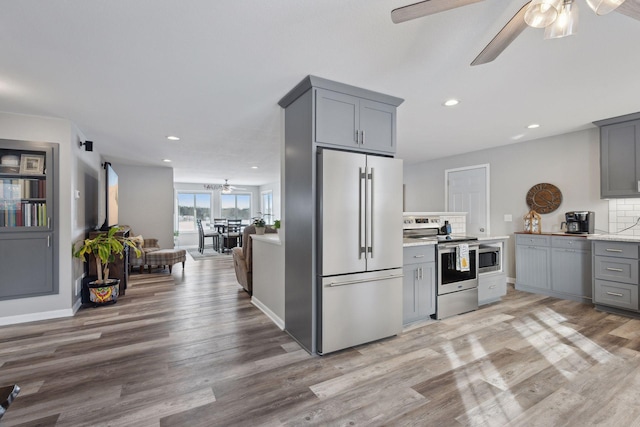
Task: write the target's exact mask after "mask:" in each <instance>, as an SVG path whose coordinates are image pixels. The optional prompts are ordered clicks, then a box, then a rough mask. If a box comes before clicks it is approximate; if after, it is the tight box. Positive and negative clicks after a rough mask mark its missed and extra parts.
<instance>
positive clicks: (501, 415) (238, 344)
mask: <svg viewBox="0 0 640 427" xmlns="http://www.w3.org/2000/svg"><path fill="white" fill-rule="evenodd" d="M130 279H131V282H130V283H131V287H130V288H129V289H128V290H127V294H126V295H125V296H124V297H122V298H120V300H119V301H118V303H117V304H114V305H110V306H105V307H96V308H90V307H87V308H82V309H81V310H80V311H79V312H78V313H77V314H76V316H74V317H72V318H65V319H54V320H49V321H39V322H33V323H28V324H23V325H9V326H3V327H0V384H4V383H8V384H14V383H17V384H18V385H20V386H21V387H22V392H21V393H20V395H19V396H18V398H17V399H16V400H15V402H14V403H13V404H12V406H11V407H10V409H9V411H8V412H7V414H6V415H5V416H4V418H3V419H2V423H3V424H2V425H3V427H4V426H5V425H7V426H9V425H11V426H15V425H25V426H36V425H44V426H54V425H58V426H60V425H62V426H83V425H114V426H115V425H127V426H128V425H135V426H136V427H138V426H158V425H161V426H171V427H173V426H189V427H197V426H203V427H204V426H206V427H209V426H218V425H221V426H246V425H251V426H298V425H322V426H325V425H331V426H334V425H367V426H388V425H391V426H396V425H398V426H425V425H429V426H431V425H433V426H460V425H470V426H475V425H536V424H537V425H569V426H574V425H575V426H580V427H582V426H584V425H594V424H596V423H597V424H598V425H603V426H615V427H619V426H621V425H634V423H636V424H637V423H638V421H640V412H639V409H637V408H640V406H638V405H637V402H638V401H640V395H639V393H640V392H639V390H640V374H639V372H640V353H639V352H638V350H640V333H638V330H639V329H640V328H638V326H640V324H639V323H638V322H639V321H637V320H631V319H629V318H626V317H623V316H619V315H612V314H608V313H603V312H599V311H596V310H594V309H593V307H591V306H590V305H588V304H580V303H575V302H572V301H565V300H560V299H557V298H551V297H546V296H542V295H534V294H529V293H526V292H521V291H516V290H515V289H513V286H509V287H508V292H507V295H506V296H505V297H504V299H503V301H502V302H500V303H495V304H490V305H488V306H483V307H481V308H480V309H479V310H477V311H475V312H471V313H466V314H463V315H459V316H454V317H452V318H449V319H445V320H442V321H437V320H431V321H428V322H422V323H419V324H414V325H411V326H410V327H408V328H406V329H405V330H404V331H403V332H402V333H401V334H399V335H398V336H395V337H390V338H387V339H383V340H379V341H376V342H374V343H370V344H365V345H360V346H357V347H354V348H351V349H345V350H343V351H340V352H336V353H333V354H329V355H326V356H321V357H320V356H314V355H310V354H308V353H307V352H306V351H305V350H303V349H302V348H301V347H300V346H299V345H298V344H297V343H296V342H295V341H294V340H293V339H292V338H291V337H289V336H288V335H287V334H286V333H284V332H282V331H281V330H280V329H279V328H278V327H277V326H275V325H274V324H273V323H272V322H271V321H270V319H269V318H267V317H266V316H265V315H264V314H263V313H262V312H261V311H259V310H258V309H256V308H255V307H254V306H253V305H252V304H251V298H250V296H249V295H248V294H247V293H246V292H244V291H243V290H242V288H241V287H240V286H239V284H238V283H237V282H236V280H235V273H234V269H233V261H232V259H231V257H216V259H209V260H203V261H197V262H195V261H194V262H188V263H187V265H186V266H185V270H184V271H182V269H180V268H178V269H175V270H174V271H173V273H171V274H169V273H168V271H164V272H158V273H156V272H154V273H153V274H148V273H144V274H137V273H136V274H132V275H131V276H130ZM96 402H99V403H96Z"/></svg>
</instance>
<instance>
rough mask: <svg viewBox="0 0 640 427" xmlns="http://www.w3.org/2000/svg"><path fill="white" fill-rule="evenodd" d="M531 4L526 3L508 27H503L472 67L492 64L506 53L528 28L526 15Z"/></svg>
mask: <svg viewBox="0 0 640 427" xmlns="http://www.w3.org/2000/svg"><path fill="white" fill-rule="evenodd" d="M529 3H530V2H527V3H525V5H524V6H522V8H520V10H519V11H518V12H517V13H516V14H515V15H513V18H511V20H509V22H507V25H505V26H504V27H502V29H501V30H500V32H499V33H498V34H496V36H495V37H494V38H493V40H491V41H490V42H489V44H488V45H487V46H486V47H485V48H484V49H483V50H482V52H480V55H478V56H477V57H476V59H474V60H473V62H472V63H471V65H472V66H473V65H480V64H486V63H487V62H491V61H493V60H494V59H496V58H497V57H498V55H500V54H501V53H502V51H504V50H505V49H506V48H507V47H508V46H509V45H510V44H511V42H512V41H514V40H515V39H516V37H518V36H519V35H520V33H522V32H523V31H524V29H525V28H527V23H526V22H525V21H524V14H525V12H526V11H527V6H529Z"/></svg>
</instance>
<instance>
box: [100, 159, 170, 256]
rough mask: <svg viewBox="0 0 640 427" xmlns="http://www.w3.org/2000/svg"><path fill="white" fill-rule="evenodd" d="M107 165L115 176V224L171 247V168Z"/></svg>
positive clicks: (163, 246) (161, 245)
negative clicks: (116, 211)
mask: <svg viewBox="0 0 640 427" xmlns="http://www.w3.org/2000/svg"><path fill="white" fill-rule="evenodd" d="M111 166H112V167H113V170H114V171H115V172H116V173H117V174H118V223H119V224H121V225H128V226H130V227H131V230H132V232H133V233H134V234H135V235H142V236H143V237H150V238H155V239H158V243H159V245H160V247H161V248H166V249H168V248H173V205H174V202H173V168H169V167H153V166H130V165H122V164H116V163H112V164H111Z"/></svg>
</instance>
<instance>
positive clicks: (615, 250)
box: [605, 248, 622, 252]
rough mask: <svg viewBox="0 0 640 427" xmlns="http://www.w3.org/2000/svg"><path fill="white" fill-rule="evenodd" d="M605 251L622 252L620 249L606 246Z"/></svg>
mask: <svg viewBox="0 0 640 427" xmlns="http://www.w3.org/2000/svg"><path fill="white" fill-rule="evenodd" d="M605 250H606V251H607V252H622V249H611V248H607V249H605Z"/></svg>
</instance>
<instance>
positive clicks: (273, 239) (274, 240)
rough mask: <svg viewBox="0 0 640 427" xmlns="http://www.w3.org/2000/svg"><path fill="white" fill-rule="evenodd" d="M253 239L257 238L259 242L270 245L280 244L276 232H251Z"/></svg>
mask: <svg viewBox="0 0 640 427" xmlns="http://www.w3.org/2000/svg"><path fill="white" fill-rule="evenodd" d="M251 238H252V239H253V240H259V241H260V242H265V243H271V244H272V245H281V244H282V242H281V241H280V236H279V235H278V234H276V233H267V234H251Z"/></svg>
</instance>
